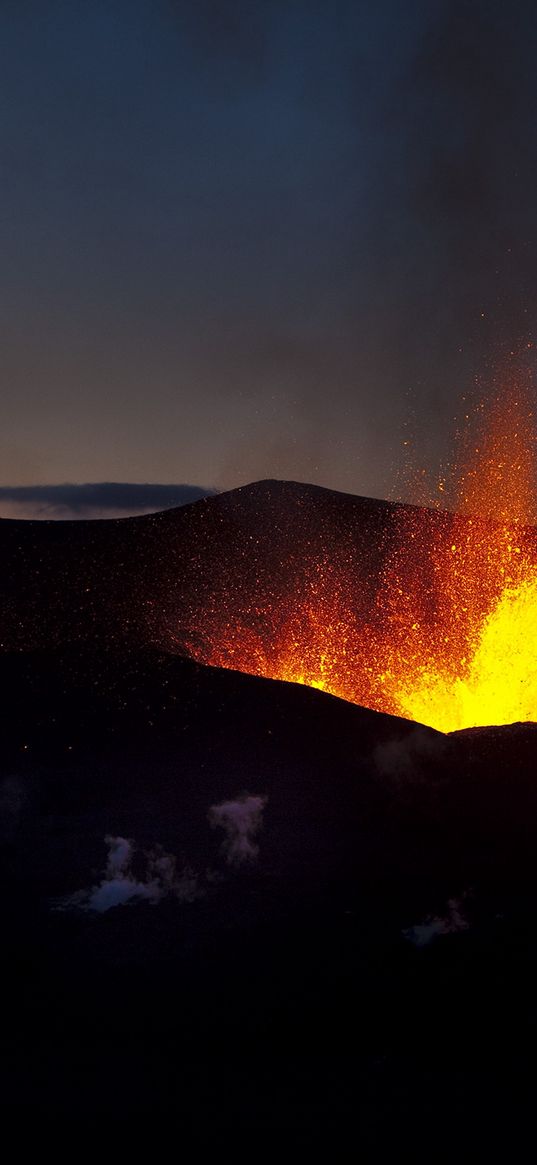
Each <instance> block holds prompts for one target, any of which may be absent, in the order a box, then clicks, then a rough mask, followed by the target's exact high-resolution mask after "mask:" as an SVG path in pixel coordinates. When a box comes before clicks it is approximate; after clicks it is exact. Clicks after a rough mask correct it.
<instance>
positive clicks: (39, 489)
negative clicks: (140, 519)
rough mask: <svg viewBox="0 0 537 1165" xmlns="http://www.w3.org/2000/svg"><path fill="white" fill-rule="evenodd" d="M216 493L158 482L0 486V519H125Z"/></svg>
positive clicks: (180, 504) (184, 503)
mask: <svg viewBox="0 0 537 1165" xmlns="http://www.w3.org/2000/svg"><path fill="white" fill-rule="evenodd" d="M216 492H217V491H216V490H214V489H209V488H205V487H203V486H198V485H185V484H180V485H160V484H158V483H157V482H145V483H143V482H142V483H136V482H117V481H101V482H93V483H87V484H84V485H76V484H70V483H66V484H64V485H19V486H0V517H2V518H25V519H33V520H35V519H41V520H51V519H55V520H64V521H65V520H70V519H71V520H72V519H79V518H126V517H128V516H130V515H135V514H150V513H155V512H156V511H158V510H167V509H171V508H172V507H174V506H185V505H188V504H189V503H190V502H196V501H199V499H200V498H203V497H208V496H210V495H212V494H214V493H216Z"/></svg>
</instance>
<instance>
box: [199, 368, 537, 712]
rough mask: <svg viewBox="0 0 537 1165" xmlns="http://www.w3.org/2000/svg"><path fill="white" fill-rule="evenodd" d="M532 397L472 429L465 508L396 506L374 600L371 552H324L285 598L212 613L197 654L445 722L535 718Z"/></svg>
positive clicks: (536, 535)
mask: <svg viewBox="0 0 537 1165" xmlns="http://www.w3.org/2000/svg"><path fill="white" fill-rule="evenodd" d="M523 399H524V398H523V397H522V396H521V395H517V393H516V392H515V391H514V390H513V391H512V392H511V393H510V394H507V395H505V394H504V397H503V400H502V403H500V404H496V405H495V406H493V408H492V412H491V415H489V417H488V419H487V427H486V431H483V432H482V433H481V434H480V435H479V436H478V437H477V438H476V437H475V436H473V437H472V438H470V437H469V436H466V435H465V438H464V439H465V441H466V445H467V446H468V445H469V444H470V451H469V453H468V455H466V454H464V453H463V455H462V466H460V467H459V468H458V470H457V472H456V474H453V473H452V475H451V488H452V491H453V489H454V490H455V497H454V498H453V500H454V502H455V507H454V508H455V509H456V512H454V513H450V512H448V511H441V510H439V509H435V510H432V509H424V508H417V507H409V506H394V507H392V508H391V510H389V511H387V512H389V515H390V519H391V523H392V525H391V527H390V530H389V532H388V537H387V539H386V545H385V550H384V558H383V561H382V563H381V567H380V572H379V573H378V577H377V578H376V580H375V585H374V587H373V589H372V590H371V588H370V591H371V595H372V598H368V600H367V606H366V607H365V608H364V602H363V601H362V598H363V594H364V593H365V590H364V585H363V583H364V580H363V577H362V578H361V577H360V573H359V563H358V566H357V563H356V562H353V563H351V564H350V565H348V564H346V563H345V562H342V561H341V556H340V558H339V559H337V556H335V557H333V558H332V557H331V556H330V554H327V553H326V552H324V553H321V554H320V555H317V556H315V555H314V556H313V557H310V559H309V560H308V561H307V562H306V563H305V564H304V566H303V569H299V570H298V571H297V575H296V578H295V580H294V584H293V586H292V587H290V588H288V589H289V593H288V594H287V595H286V597H285V599H284V600H283V599H281V598H279V599H278V602H277V603H276V601H275V602H274V604H272V606H270V607H269V606H265V607H264V608H262V609H254V608H252V607H251V606H246V607H245V606H244V604H242V609H240V610H237V609H236V607H235V609H233V605H232V604H230V607H229V608H228V610H227V611H226V612H225V613H224V616H222V611H219V612H217V613H215V610H213V614H212V617H211V616H210V615H207V612H205V623H204V626H203V628H202V629H201V630H202V633H203V642H204V646H203V647H200V646H199V640H198V644H197V646H196V647H195V648H193V647H192V645H191V646H190V650H191V654H193V655H195V656H196V658H198V659H200V660H202V661H203V662H206V663H211V664H214V665H217V666H223V667H231V668H236V669H238V670H241V671H245V672H250V673H253V674H256V675H262V676H268V677H271V678H274V679H283V680H289V681H293V682H295V683H301V684H306V685H308V686H310V687H315V688H321V689H322V690H324V691H326V692H331V693H332V694H334V695H336V696H340V697H342V698H344V699H346V700H349V701H352V702H353V703H357V704H362V705H364V706H366V707H369V708H374V709H377V710H378V711H382V712H388V713H391V714H392V715H398V716H403V717H407V718H409V719H412V720H417V721H420V722H421V723H424V724H428V725H430V726H431V727H433V728H437V729H439V730H440V731H443V732H449V731H452V730H455V729H460V728H467V727H473V726H478V725H490V724H508V723H512V722H514V721H517V720H537V532H536V531H535V529H532V528H531V526H530V523H531V522H532V520H533V519H534V513H533V490H534V480H535V479H534V463H533V451H534V450H533V445H534V436H533V425H532V413H531V409H530V407H529V406H528V403H527V398H526V403H521V400H523ZM506 401H507V403H505V402H506ZM483 418H484V413H483ZM468 432H469V433H471V432H472V427H471V424H470V425H469V426H468ZM447 484H448V487H449V484H450V483H449V481H448V482H447ZM445 487H446V480H445V479H444V480H443V482H442V483H441V485H440V490H441V491H442V493H443V494H444V496H449V488H448V490H447V491H446V493H444V491H445ZM367 552H368V548H367V547H364V551H363V554H364V560H365V559H366V558H367ZM364 569H367V568H364ZM377 569H378V568H377ZM367 593H368V595H369V593H370V592H369V591H368V592H367ZM215 620H216V621H215Z"/></svg>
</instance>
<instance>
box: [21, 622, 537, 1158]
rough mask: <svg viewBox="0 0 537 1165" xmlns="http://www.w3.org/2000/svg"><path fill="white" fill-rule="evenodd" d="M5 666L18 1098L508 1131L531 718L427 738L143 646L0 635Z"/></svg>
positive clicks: (189, 1127)
mask: <svg viewBox="0 0 537 1165" xmlns="http://www.w3.org/2000/svg"><path fill="white" fill-rule="evenodd" d="M0 679H1V684H2V711H3V717H2V724H3V727H2V750H1V765H2V768H1V779H0V809H1V823H2V824H1V843H2V847H1V852H2V876H1V887H2V898H3V903H2V935H3V957H2V962H3V969H4V995H3V998H4V1002H5V1014H4V1020H3V1024H2V1027H3V1042H4V1046H5V1053H4V1058H3V1063H4V1072H3V1081H2V1098H3V1106H4V1108H5V1112H6V1114H11V1115H15V1116H17V1114H18V1115H20V1116H23V1115H25V1114H30V1113H32V1114H35V1115H36V1116H37V1117H38V1118H39V1120H41V1119H45V1118H50V1117H52V1118H53V1119H54V1120H64V1119H67V1118H73V1117H74V1118H76V1119H77V1120H78V1121H79V1122H81V1124H80V1127H81V1128H84V1127H87V1126H88V1122H90V1121H94V1120H95V1119H99V1118H100V1117H103V1116H105V1115H107V1116H113V1117H114V1119H116V1120H118V1121H120V1122H122V1121H127V1122H128V1124H129V1126H130V1128H131V1129H132V1128H135V1127H137V1125H138V1123H139V1122H141V1121H145V1120H148V1121H149V1122H150V1123H151V1122H154V1121H155V1120H156V1118H158V1120H159V1122H161V1121H162V1120H164V1119H165V1120H166V1122H167V1123H169V1122H171V1124H172V1125H173V1126H174V1128H175V1129H176V1132H177V1136H178V1137H180V1138H181V1143H182V1144H183V1145H184V1144H185V1143H186V1139H188V1138H192V1139H193V1140H194V1141H195V1143H196V1144H197V1145H198V1146H200V1147H201V1146H203V1145H205V1144H210V1145H213V1144H214V1146H215V1147H219V1148H220V1150H221V1151H222V1152H230V1151H232V1146H233V1144H234V1143H235V1140H236V1138H237V1136H238V1135H239V1134H238V1131H237V1130H240V1140H241V1143H242V1142H246V1143H247V1144H250V1143H251V1144H252V1145H253V1146H255V1145H260V1144H261V1143H264V1142H265V1140H266V1138H267V1137H276V1138H277V1139H278V1138H279V1139H280V1142H281V1145H282V1147H285V1146H287V1147H293V1148H295V1147H300V1146H302V1147H304V1148H305V1149H308V1150H310V1149H313V1148H314V1147H315V1146H318V1145H319V1144H321V1143H322V1144H323V1145H324V1144H326V1146H327V1148H328V1149H329V1150H335V1148H336V1146H339V1145H340V1144H347V1145H350V1146H351V1147H352V1148H353V1149H355V1150H357V1151H358V1150H359V1151H361V1152H362V1153H371V1156H372V1159H376V1155H378V1154H379V1153H381V1152H383V1151H384V1150H385V1151H386V1152H388V1151H389V1152H390V1154H391V1159H393V1160H401V1159H404V1158H405V1154H406V1152H407V1151H408V1152H410V1153H411V1156H417V1155H418V1153H419V1152H421V1151H423V1149H424V1148H425V1150H426V1156H428V1158H429V1159H432V1160H433V1159H436V1158H437V1156H438V1155H439V1151H440V1148H442V1147H443V1146H445V1145H446V1144H447V1143H450V1144H451V1142H453V1144H454V1146H457V1145H459V1146H460V1143H461V1138H463V1141H464V1145H465V1146H466V1147H467V1148H468V1146H470V1145H471V1144H472V1145H473V1144H474V1141H475V1144H476V1146H477V1148H478V1149H479V1148H481V1150H483V1149H484V1146H485V1144H486V1143H487V1144H488V1141H489V1140H490V1141H491V1142H495V1143H496V1144H497V1143H498V1142H499V1139H500V1138H501V1136H503V1135H505V1136H507V1138H508V1140H509V1143H510V1145H511V1146H512V1145H513V1143H514V1141H513V1138H514V1137H515V1134H516V1135H518V1133H519V1132H520V1130H521V1128H522V1127H523V1125H524V1122H525V1120H526V1118H528V1117H531V1109H532V1104H533V1086H534V1071H533V1063H534V1059H535V1043H536V1036H537V992H536V989H535V982H536V973H537V937H536V936H537V931H536V906H535V903H536V889H537V886H536V881H537V878H536V873H537V855H536V845H535V836H536V826H537V780H536V772H535V751H536V746H537V728H534V727H533V726H531V725H526V726H515V727H513V728H506V729H502V730H494V729H491V730H479V731H474V732H467V733H462V734H459V735H456V736H453V737H443V736H441V735H439V734H437V733H434V732H432V731H431V730H429V729H424V728H419V727H417V726H415V725H412V724H411V723H409V722H406V721H400V720H395V719H392V718H390V717H387V716H383V715H380V714H378V713H373V712H368V711H365V710H363V709H361V708H358V707H354V706H352V705H348V704H346V703H344V702H342V701H338V700H336V699H334V698H333V697H330V696H327V695H325V694H323V693H320V692H316V691H311V690H307V689H305V688H301V687H296V686H294V685H286V684H283V683H276V682H272V681H267V680H260V679H254V678H251V677H246V676H242V675H240V674H237V673H233V672H228V671H218V670H214V669H210V668H203V667H201V666H198V665H196V664H194V663H192V662H190V661H188V660H185V659H181V658H177V657H171V656H168V655H165V654H162V653H160V652H158V651H155V650H152V649H150V648H142V647H136V649H134V648H132V647H131V648H129V647H127V646H125V647H124V648H123V650H122V651H119V650H117V649H116V648H114V649H113V650H107V649H105V647H104V646H103V645H98V644H96V643H95V644H93V645H91V644H86V645H81V644H80V643H77V644H76V645H74V646H73V645H71V646H70V645H69V644H67V643H64V644H63V646H62V647H61V648H57V649H56V650H54V651H52V650H47V651H38V650H36V651H33V652H29V651H27V652H13V653H10V652H7V653H6V654H4V656H2V657H1V658H0ZM245 798H248V800H246V799H245ZM229 802H231V803H232V804H233V805H234V806H235V808H234V810H232V811H231V818H230V817H229V812H228V817H227V818H226V812H227V811H226V810H225V809H222V806H225V805H226V804H228V803H229ZM237 804H238V806H239V808H238V809H237ZM234 814H235V816H234ZM249 815H250V816H249ZM226 821H227V824H226ZM106 838H108V842H106V841H105V839H106ZM122 839H123V840H122ZM127 840H130V841H131V847H130V849H129V850H128V855H127V859H125V852H126V850H125V845H126V841H127ZM122 846H123V850H122V849H121V847H122ZM172 858H174V859H175V868H174V867H173V861H172ZM107 863H108V866H107ZM118 894H119V895H120V897H121V896H123V897H122V903H123V904H117V905H113V903H114V901H118V898H117V895H118ZM420 928H421V929H420ZM158 1127H161V1125H160V1124H159V1126H158ZM463 1130H464V1132H463ZM349 1138H350V1139H349ZM226 1146H227V1148H226ZM366 1159H367V1158H366Z"/></svg>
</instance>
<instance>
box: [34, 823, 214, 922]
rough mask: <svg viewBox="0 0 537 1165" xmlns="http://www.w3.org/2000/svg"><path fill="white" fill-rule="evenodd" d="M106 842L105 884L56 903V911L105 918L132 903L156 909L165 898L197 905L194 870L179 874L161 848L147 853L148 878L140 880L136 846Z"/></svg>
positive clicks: (108, 838) (110, 839)
mask: <svg viewBox="0 0 537 1165" xmlns="http://www.w3.org/2000/svg"><path fill="white" fill-rule="evenodd" d="M104 840H105V844H106V846H107V847H108V859H107V863H106V869H105V873H104V877H103V878H102V880H101V881H100V882H99V883H98V884H97V885H95V886H91V887H90V889H89V890H78V891H77V892H76V893H75V894H71V895H69V897H67V898H63V899H60V900H59V901H58V902H56V903H55V906H56V909H59V910H68V909H78V910H94V911H96V912H97V913H98V914H104V913H105V912H106V911H107V910H111V909H112V907H114V906H127V905H129V903H136V902H149V903H150V904H151V906H156V905H158V903H159V902H162V900H163V899H164V898H177V899H178V900H179V901H180V902H193V901H194V899H195V898H197V897H198V895H199V890H198V886H197V879H196V877H195V875H194V874H193V872H192V870H190V869H188V868H185V869H184V870H182V871H181V873H180V874H179V873H178V872H177V862H176V859H175V857H174V855H173V854H169V853H166V851H165V850H164V849H162V847H161V846H155V847H154V848H153V849H151V850H148V851H145V852H144V853H143V859H144V860H145V867H146V868H145V876H137V875H136V874H135V872H134V871H133V859H134V855H135V851H136V846H135V844H134V842H133V841H131V840H130V839H128V838H126V837H113V836H112V835H111V834H107V836H106V837H105V839H104Z"/></svg>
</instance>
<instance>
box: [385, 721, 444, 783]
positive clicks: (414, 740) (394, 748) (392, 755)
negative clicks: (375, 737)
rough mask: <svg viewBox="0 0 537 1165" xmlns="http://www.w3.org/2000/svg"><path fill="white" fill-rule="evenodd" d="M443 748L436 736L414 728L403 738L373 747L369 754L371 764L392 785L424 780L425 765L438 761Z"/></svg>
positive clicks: (437, 735)
mask: <svg viewBox="0 0 537 1165" xmlns="http://www.w3.org/2000/svg"><path fill="white" fill-rule="evenodd" d="M445 748H446V742H445V738H444V737H443V736H441V735H440V734H439V733H438V734H435V733H434V732H432V731H431V730H430V729H428V728H422V727H416V728H414V729H413V730H412V731H411V732H408V733H406V734H405V736H403V737H399V738H397V739H394V740H388V741H386V742H385V743H383V744H377V746H376V747H375V748H374V750H373V762H374V764H375V767H376V769H377V772H378V773H379V774H380V775H381V776H382V777H389V778H391V779H393V780H394V781H396V782H397V781H402V782H404V781H405V780H407V779H408V778H413V779H415V778H419V777H420V776H421V777H422V779H425V777H426V778H427V780H428V779H429V773H428V771H426V765H427V762H430V761H433V762H434V761H440V760H441V758H442V756H443V755H444V753H445Z"/></svg>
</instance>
